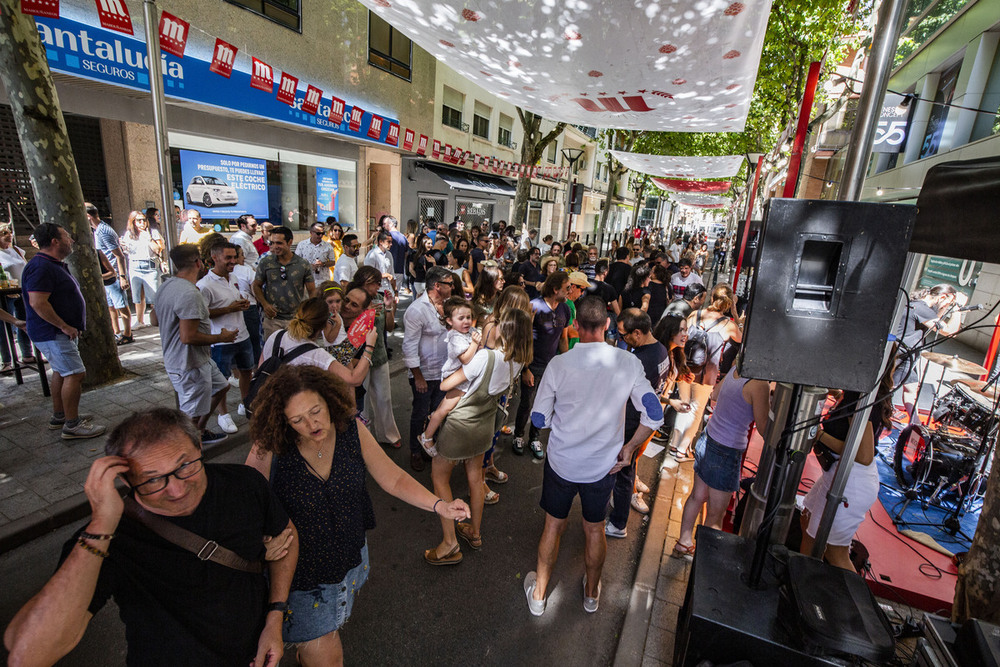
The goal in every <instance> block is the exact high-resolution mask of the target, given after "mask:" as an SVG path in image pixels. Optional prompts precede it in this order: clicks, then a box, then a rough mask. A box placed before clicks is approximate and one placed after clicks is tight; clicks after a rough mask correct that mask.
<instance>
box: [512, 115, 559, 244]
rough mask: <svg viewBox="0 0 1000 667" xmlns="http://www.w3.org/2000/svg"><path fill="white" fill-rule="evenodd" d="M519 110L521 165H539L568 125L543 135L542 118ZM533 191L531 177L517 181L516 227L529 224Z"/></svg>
mask: <svg viewBox="0 0 1000 667" xmlns="http://www.w3.org/2000/svg"><path fill="white" fill-rule="evenodd" d="M516 108H517V117H518V118H519V119H520V120H521V129H522V130H523V131H524V138H523V139H521V163H522V164H527V165H534V164H537V163H538V162H539V161H540V160H541V159H542V154H543V153H545V149H546V148H548V147H549V144H551V143H552V142H553V141H555V140H556V139H557V138H558V137H559V135H560V134H562V131H563V130H564V129H566V123H556V126H555V127H554V128H552V129H551V130H549V131H548V132H547V133H546V134H544V135H543V134H542V130H541V127H542V117H541V116H539V115H538V114H536V113H532V112H530V111H525V110H523V109H522V108H521V107H516ZM530 190H531V177H530V176H521V177H520V178H518V179H517V191H516V192H515V194H514V219H513V220H512V221H511V224H512V225H514V226H515V227H522V226H524V225H526V224H527V223H528V194H529V192H530Z"/></svg>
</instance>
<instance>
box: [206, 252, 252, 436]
mask: <svg viewBox="0 0 1000 667" xmlns="http://www.w3.org/2000/svg"><path fill="white" fill-rule="evenodd" d="M236 249H237V246H236V244H235V243H226V242H220V243H216V244H215V245H213V246H212V247H211V249H210V252H211V253H212V264H213V267H212V270H211V271H209V272H208V273H206V274H205V275H204V276H203V277H202V278H201V279H200V280H199V281H198V282H197V284H196V287H197V288H198V289H199V290H201V296H202V298H204V299H205V304H206V305H207V306H208V319H209V322H210V323H211V325H212V333H213V334H218V333H222V331H223V330H224V329H228V330H229V331H235V332H236V340H234V341H233V342H231V343H221V342H220V343H214V344H213V345H212V361H214V362H215V365H216V366H218V367H219V371H221V372H222V374H223V375H224V376H225V377H226V378H227V379H228V378H229V376H230V375H232V369H233V368H235V369H236V377H237V378H239V381H240V399H241V402H240V407H242V406H243V403H242V399H243V398H246V395H247V391H248V390H249V389H250V376H251V373H252V372H253V368H254V366H255V365H256V360H255V359H254V356H253V344H252V343H251V342H250V333H249V331H248V330H247V325H246V321H245V320H244V319H243V311H245V310H246V309H247V308H249V307H250V300H249V299H247V298H245V297H243V296H242V295H241V294H240V290H239V286H238V285H237V284H236V281H235V280H233V279H232V278H231V274H232V272H233V267H235V266H236ZM241 412H242V411H241ZM219 428H221V429H222V430H223V431H225V432H226V433H236V431H237V428H236V424H235V423H234V422H233V418H232V416H231V415H230V414H229V411H228V409H227V408H226V403H225V399H224V398H223V401H222V404H221V405H220V406H219Z"/></svg>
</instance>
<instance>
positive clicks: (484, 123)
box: [472, 102, 493, 141]
mask: <svg viewBox="0 0 1000 667" xmlns="http://www.w3.org/2000/svg"><path fill="white" fill-rule="evenodd" d="M491 113H493V110H492V109H490V108H489V107H488V106H486V105H485V104H483V103H482V102H476V108H475V111H473V114H472V133H473V134H474V135H476V136H477V137H480V138H482V139H486V140H487V141H489V140H490V114H491Z"/></svg>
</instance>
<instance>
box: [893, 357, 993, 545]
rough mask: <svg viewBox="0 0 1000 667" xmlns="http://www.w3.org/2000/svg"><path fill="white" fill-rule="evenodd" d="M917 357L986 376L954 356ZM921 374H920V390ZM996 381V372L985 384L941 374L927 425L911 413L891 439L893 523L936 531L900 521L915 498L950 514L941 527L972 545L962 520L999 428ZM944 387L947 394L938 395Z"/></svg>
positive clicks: (978, 493)
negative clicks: (895, 486)
mask: <svg viewBox="0 0 1000 667" xmlns="http://www.w3.org/2000/svg"><path fill="white" fill-rule="evenodd" d="M920 356H922V357H923V358H924V359H926V360H927V361H928V362H929V363H931V364H937V365H938V366H941V367H942V369H948V370H952V371H955V372H957V373H963V374H968V375H977V376H981V375H985V374H986V373H987V369H986V368H983V367H982V366H980V365H979V364H976V363H973V362H971V361H967V360H965V359H961V358H959V357H958V356H952V355H947V354H940V353H937V352H929V351H927V352H922V353H921V355H920ZM926 374H927V371H926V369H925V371H924V374H923V377H921V380H920V386H921V388H922V387H923V384H924V380H925V379H926ZM998 378H1000V370H998V371H997V372H995V373H994V374H993V375H992V376H991V377H990V379H989V380H987V381H981V380H971V379H964V378H963V379H957V380H954V381H951V382H945V381H944V370H942V373H941V379H940V380H939V381H938V383H937V387H936V390H935V392H934V394H935V400H934V403H933V405H932V408H931V412H930V416H929V418H928V421H927V424H922V423H920V420H919V419H918V418H917V415H916V412H917V411H916V409H915V408H914V415H913V416H912V417H911V420H910V424H909V425H908V426H906V428H904V429H903V430H902V431H901V432H900V434H899V438H898V439H897V440H896V449H895V455H894V457H893V468H894V470H895V473H896V479H897V481H898V482H899V484H900V486H901V487H902V488H903V491H904V494H905V497H906V501H905V502H904V503H903V504H902V506H901V507H900V508H899V510H898V511H897V512H896V513H895V515H894V516H893V523H895V524H901V523H906V524H907V525H910V526H914V525H934V526H937V525H938V524H937V523H934V524H914V523H911V522H907V521H904V520H903V519H902V515H903V512H904V511H905V510H906V507H907V505H909V503H910V502H911V501H913V500H918V499H919V500H920V502H921V505H922V506H923V507H924V508H925V509H926V508H927V507H928V506H930V505H935V506H938V507H942V508H944V509H947V510H949V514H948V516H947V517H946V518H945V519H944V521H943V526H942V527H943V528H944V529H945V530H946V531H947V532H949V533H950V534H952V535H956V534H961V535H962V537H964V538H965V539H968V540H971V537H970V536H968V535H966V534H965V533H963V532H962V530H961V517H962V515H963V514H965V513H966V512H967V511H968V510H969V509H970V508H971V507H972V505H973V504H974V503H976V502H977V501H979V500H981V499H982V497H983V494H985V492H986V480H987V479H988V478H989V474H990V469H991V466H992V462H993V448H994V447H995V446H996V439H997V431H998V425H1000V420H998V419H997V407H998V405H1000V398H998V397H1000V387H998V386H997V380H998ZM945 386H947V388H948V390H947V391H946V392H945V393H944V394H942V393H941V392H942V389H944V388H945ZM918 392H919V390H918ZM918 396H919V393H918ZM943 501H947V504H944V502H943Z"/></svg>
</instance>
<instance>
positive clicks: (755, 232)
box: [733, 220, 763, 269]
mask: <svg viewBox="0 0 1000 667" xmlns="http://www.w3.org/2000/svg"><path fill="white" fill-rule="evenodd" d="M762 224H763V221H761V220H751V221H750V226H749V228H748V229H747V245H746V247H745V248H743V229H744V225H738V226H737V228H736V241H735V244H736V245H734V246H733V248H734V251H735V252H736V253H739V251H740V248H743V264H742V267H743V269H749V268H750V267H751V266H755V265H756V264H757V251H758V249H759V248H760V228H761V225H762Z"/></svg>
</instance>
